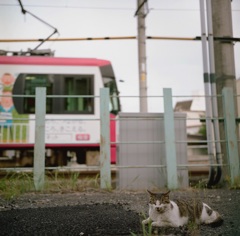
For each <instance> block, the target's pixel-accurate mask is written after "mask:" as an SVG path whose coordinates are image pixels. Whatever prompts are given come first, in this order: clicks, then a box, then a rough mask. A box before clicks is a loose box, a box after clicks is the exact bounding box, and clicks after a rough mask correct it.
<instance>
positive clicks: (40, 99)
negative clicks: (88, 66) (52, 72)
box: [33, 87, 46, 191]
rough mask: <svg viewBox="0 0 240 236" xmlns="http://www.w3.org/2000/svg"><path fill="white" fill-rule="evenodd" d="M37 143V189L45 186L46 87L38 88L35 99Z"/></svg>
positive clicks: (35, 171) (34, 171)
mask: <svg viewBox="0 0 240 236" xmlns="http://www.w3.org/2000/svg"><path fill="white" fill-rule="evenodd" d="M35 108H36V111H35V117H36V118H35V119H36V120H35V145H34V164H33V179H34V186H35V189H36V190H37V191H39V190H42V189H43V187H44V177H45V113H46V88H43V87H41V88H36V99H35Z"/></svg>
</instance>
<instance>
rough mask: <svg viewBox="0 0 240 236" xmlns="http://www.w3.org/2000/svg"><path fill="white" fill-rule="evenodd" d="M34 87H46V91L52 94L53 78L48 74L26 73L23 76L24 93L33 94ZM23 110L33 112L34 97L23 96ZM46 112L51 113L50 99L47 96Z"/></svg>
mask: <svg viewBox="0 0 240 236" xmlns="http://www.w3.org/2000/svg"><path fill="white" fill-rule="evenodd" d="M36 87H46V90H47V91H46V93H47V94H48V95H49V94H50V95H51V94H52V89H53V78H51V76H50V75H41V74H28V75H26V76H25V88H24V94H26V95H35V89H36ZM23 112H24V113H35V98H34V97H25V98H24V100H23ZM46 112H47V113H52V99H51V98H47V104H46Z"/></svg>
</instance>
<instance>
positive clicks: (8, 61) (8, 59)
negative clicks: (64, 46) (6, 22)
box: [0, 56, 111, 67]
mask: <svg viewBox="0 0 240 236" xmlns="http://www.w3.org/2000/svg"><path fill="white" fill-rule="evenodd" d="M0 64H2V65H49V66H54V65H55V66H97V67H103V66H110V65H111V62H110V61H108V60H102V59H97V58H70V57H69V58H68V57H45V56H42V57H38V56H0Z"/></svg>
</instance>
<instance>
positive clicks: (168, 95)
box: [163, 88, 178, 189]
mask: <svg viewBox="0 0 240 236" xmlns="http://www.w3.org/2000/svg"><path fill="white" fill-rule="evenodd" d="M163 98H164V131H165V149H166V164H167V185H168V188H169V189H177V188H178V176H177V161H176V145H175V128H174V113H173V106H172V90H171V89H170V88H164V89H163Z"/></svg>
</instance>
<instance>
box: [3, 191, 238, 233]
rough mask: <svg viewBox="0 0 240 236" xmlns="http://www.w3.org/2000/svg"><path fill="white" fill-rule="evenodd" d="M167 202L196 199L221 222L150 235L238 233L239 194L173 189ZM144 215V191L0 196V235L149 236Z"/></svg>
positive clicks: (145, 205)
mask: <svg viewBox="0 0 240 236" xmlns="http://www.w3.org/2000/svg"><path fill="white" fill-rule="evenodd" d="M171 198H172V199H173V200H174V199H176V198H185V199H186V198H200V199H202V201H204V202H206V203H208V204H209V205H210V206H211V207H212V208H213V209H215V210H218V211H219V213H220V214H221V215H222V216H223V219H224V223H223V225H221V226H219V227H210V226H205V225H202V226H200V227H198V228H196V226H188V227H184V228H177V229H173V228H166V229H153V233H152V235H204V236H205V235H229V236H232V235H240V190H226V189H213V190H193V189H189V190H185V191H173V192H172V193H171ZM147 212H148V195H147V193H146V192H126V191H123V192H121V191H111V192H105V191H101V190H93V189H92V190H88V191H84V192H71V193H53V194H43V193H28V194H24V195H21V196H20V197H18V198H16V199H13V200H10V201H7V200H4V199H3V198H0V235H71V236H75V235H76V236H77V235H88V236H90V235H91V236H93V235H115V236H117V235H150V234H149V229H147V228H145V230H146V232H145V231H143V228H142V225H141V221H142V220H143V218H144V216H147Z"/></svg>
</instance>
